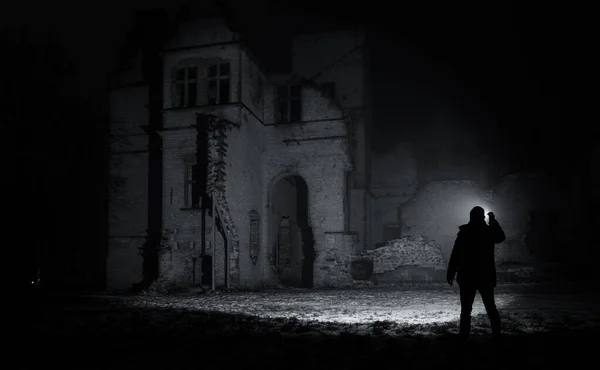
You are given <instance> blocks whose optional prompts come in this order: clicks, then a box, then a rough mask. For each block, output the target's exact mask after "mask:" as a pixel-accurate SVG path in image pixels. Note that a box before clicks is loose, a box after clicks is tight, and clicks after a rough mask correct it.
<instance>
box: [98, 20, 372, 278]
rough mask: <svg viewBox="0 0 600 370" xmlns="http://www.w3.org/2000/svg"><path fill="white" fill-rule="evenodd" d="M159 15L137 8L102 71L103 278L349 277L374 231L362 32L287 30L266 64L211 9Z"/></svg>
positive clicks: (367, 85)
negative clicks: (134, 28)
mask: <svg viewBox="0 0 600 370" xmlns="http://www.w3.org/2000/svg"><path fill="white" fill-rule="evenodd" d="M167 23H168V22H167V20H166V18H165V17H164V16H163V15H162V14H160V13H154V12H149V13H147V14H145V15H144V16H141V17H140V20H139V25H138V29H141V30H143V31H141V32H140V33H139V35H142V36H140V37H138V38H137V39H136V40H137V47H135V48H132V49H131V50H133V51H134V52H133V53H132V54H131V57H130V58H129V63H128V65H126V66H125V68H123V69H122V70H120V71H119V72H118V73H116V74H115V75H114V76H113V77H112V79H111V94H110V114H111V133H112V138H113V140H112V142H111V147H110V152H111V201H110V206H109V208H110V220H109V250H108V257H107V285H108V287H109V288H110V289H114V290H120V289H130V288H132V287H134V286H136V285H138V284H141V283H143V282H149V281H153V280H155V279H158V281H160V282H163V283H166V284H170V285H173V286H178V287H189V286H193V285H198V284H206V285H212V284H214V285H215V286H230V287H258V286H263V285H270V284H283V285H286V286H296V287H324V286H343V285H346V284H349V283H350V282H351V280H352V278H351V275H350V271H349V269H350V259H351V254H352V253H353V252H354V251H357V250H362V249H365V248H367V247H368V246H369V245H370V242H371V241H370V233H369V230H370V229H371V225H370V215H371V210H370V204H371V200H370V190H369V187H370V175H369V174H370V171H368V163H369V160H370V159H369V153H370V147H369V146H370V143H369V142H370V130H369V127H371V126H372V125H371V122H370V110H371V103H370V101H369V100H368V98H367V97H368V96H369V94H368V93H367V91H368V89H369V78H368V72H367V71H368V68H367V67H368V57H367V55H368V54H367V53H366V51H365V50H366V39H365V34H364V33H363V32H361V31H359V30H340V31H333V32H325V33H308V34H301V35H297V36H295V37H294V38H293V40H292V53H291V59H292V60H291V70H290V71H289V73H285V74H284V73H276V74H275V73H269V72H268V71H266V70H265V69H264V68H263V67H262V66H261V63H260V62H259V59H257V58H256V57H255V56H254V54H253V51H252V50H251V48H250V47H249V46H248V45H247V44H246V42H245V38H244V35H243V34H242V33H241V32H237V31H234V30H233V29H232V28H231V27H229V26H228V23H227V22H226V21H225V20H224V19H223V18H221V17H205V18H189V19H186V20H180V21H178V23H177V25H176V27H175V28H172V29H171V28H168V27H161V25H164V24H167ZM157 40H160V42H156V41H157Z"/></svg>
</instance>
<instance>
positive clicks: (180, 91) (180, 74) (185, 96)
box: [173, 66, 198, 108]
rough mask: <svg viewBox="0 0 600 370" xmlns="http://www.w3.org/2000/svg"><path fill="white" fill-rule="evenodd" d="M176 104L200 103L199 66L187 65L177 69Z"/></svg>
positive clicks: (178, 105)
mask: <svg viewBox="0 0 600 370" xmlns="http://www.w3.org/2000/svg"><path fill="white" fill-rule="evenodd" d="M173 90H174V106H175V107H177V108H181V107H189V106H194V105H197V104H198V66H187V67H184V68H179V69H177V70H176V71H175V80H174V89H173Z"/></svg>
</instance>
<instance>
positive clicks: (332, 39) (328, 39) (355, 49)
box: [292, 30, 372, 248]
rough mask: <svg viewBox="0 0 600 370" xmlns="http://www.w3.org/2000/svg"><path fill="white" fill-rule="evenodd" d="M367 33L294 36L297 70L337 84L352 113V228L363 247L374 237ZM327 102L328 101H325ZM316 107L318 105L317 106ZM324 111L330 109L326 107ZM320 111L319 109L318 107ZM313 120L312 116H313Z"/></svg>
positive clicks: (339, 96) (336, 97)
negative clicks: (366, 97)
mask: <svg viewBox="0 0 600 370" xmlns="http://www.w3.org/2000/svg"><path fill="white" fill-rule="evenodd" d="M364 44H365V33H364V32H362V31H359V30H340V31H335V32H323V33H312V34H306V35H300V36H297V37H296V38H294V40H293V43H292V69H293V72H294V73H296V74H298V75H300V76H302V77H304V78H307V79H313V78H314V81H315V82H316V83H318V84H322V83H326V82H333V83H334V84H335V92H334V101H335V103H336V104H339V106H340V107H342V108H343V109H344V110H345V115H350V116H351V117H352V119H351V125H350V127H349V128H350V130H351V131H352V135H351V146H352V149H353V153H352V156H353V168H352V172H350V173H349V174H348V176H349V181H348V184H349V186H350V188H351V190H349V194H348V212H349V214H348V223H349V229H350V231H352V232H356V233H357V234H358V243H359V245H360V246H361V247H362V248H366V247H368V245H369V242H370V239H371V236H370V231H371V229H372V228H371V225H370V223H371V219H370V215H371V212H370V209H371V195H370V191H369V188H370V184H369V173H368V157H369V153H368V149H367V148H368V147H369V144H368V142H367V140H366V139H367V135H366V126H367V125H370V124H371V122H370V121H368V119H369V118H368V117H367V116H366V114H365V111H366V110H368V109H369V108H370V107H366V102H367V100H366V99H365V94H366V91H365V68H366V67H365V49H364V48H363V46H364ZM324 102H326V100H325V101H324ZM315 108H316V107H315ZM323 109H324V110H322V111H320V112H323V111H324V112H327V111H328V110H329V109H327V107H323ZM314 111H315V112H316V111H317V110H316V109H315V110H314ZM309 119H310V118H309Z"/></svg>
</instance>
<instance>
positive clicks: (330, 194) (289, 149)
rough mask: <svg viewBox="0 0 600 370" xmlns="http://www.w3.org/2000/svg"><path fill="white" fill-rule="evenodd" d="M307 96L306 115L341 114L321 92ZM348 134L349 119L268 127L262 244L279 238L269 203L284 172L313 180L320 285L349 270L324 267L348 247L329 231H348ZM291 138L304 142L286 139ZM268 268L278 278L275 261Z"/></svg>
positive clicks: (310, 188)
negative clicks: (272, 229) (272, 227)
mask: <svg viewBox="0 0 600 370" xmlns="http://www.w3.org/2000/svg"><path fill="white" fill-rule="evenodd" d="M302 96H303V104H304V105H303V114H305V116H304V117H303V119H305V117H314V119H320V118H323V117H341V112H340V111H339V108H336V107H335V105H329V104H328V103H327V102H326V101H323V100H325V99H326V98H325V97H324V96H322V94H321V93H320V92H319V91H317V90H314V89H311V88H304V89H303V91H302ZM325 107H327V109H324V108H325ZM336 109H337V111H335V110H336ZM346 134H347V129H346V123H345V122H344V121H340V120H332V121H322V122H306V123H303V124H296V125H294V124H291V125H277V126H268V127H265V152H264V156H263V161H264V162H263V163H264V165H263V169H264V171H263V176H264V177H263V178H264V182H265V184H268V186H267V187H266V188H265V190H266V191H265V193H264V195H263V204H264V205H265V208H264V210H263V214H264V215H266V217H265V218H264V220H263V235H265V236H266V237H267V238H266V240H265V241H264V242H263V243H262V247H263V250H264V251H265V252H267V251H269V250H270V248H271V246H272V245H273V243H275V242H276V240H275V236H274V235H270V233H269V224H270V223H272V222H274V220H273V217H272V211H271V210H270V207H269V204H270V199H271V196H272V193H273V191H274V188H273V186H274V184H276V183H277V182H278V181H279V180H280V179H282V178H283V177H285V176H289V175H299V176H301V177H302V178H303V179H304V180H305V181H306V183H307V185H308V193H309V223H310V225H311V226H312V228H313V233H314V239H315V250H316V253H317V257H316V261H315V271H314V284H315V286H324V285H328V284H330V283H331V282H332V281H336V279H338V277H337V275H336V274H345V273H344V272H342V271H341V270H339V269H338V270H329V271H327V270H325V269H326V268H327V267H331V266H332V264H333V262H332V261H331V259H334V260H337V258H338V257H339V251H340V250H343V249H344V248H346V246H345V245H344V242H343V240H340V238H334V240H333V241H331V240H330V239H328V238H327V237H326V234H325V233H326V232H337V233H340V232H341V233H343V232H344V226H345V205H344V202H345V199H346V194H345V173H346V171H347V170H348V169H349V166H350V158H349V155H348V151H347V141H346V137H345V136H346ZM288 139H297V140H299V141H297V142H290V143H288V144H286V143H284V140H288ZM307 139H309V140H307ZM278 221H279V220H276V222H278ZM263 273H264V274H265V281H267V282H268V281H273V271H272V269H271V268H270V266H265V268H264V271H263Z"/></svg>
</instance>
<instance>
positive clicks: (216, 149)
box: [196, 113, 240, 194]
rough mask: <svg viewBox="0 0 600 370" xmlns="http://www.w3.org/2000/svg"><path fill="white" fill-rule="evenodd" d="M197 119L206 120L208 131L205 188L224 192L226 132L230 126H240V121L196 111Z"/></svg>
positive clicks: (209, 191) (218, 192) (214, 191)
mask: <svg viewBox="0 0 600 370" xmlns="http://www.w3.org/2000/svg"><path fill="white" fill-rule="evenodd" d="M196 115H197V118H198V120H199V121H204V122H206V131H207V132H208V145H209V158H208V168H209V170H208V179H207V186H206V190H207V192H208V193H209V194H211V193H216V194H222V193H224V192H225V176H226V166H227V163H226V162H225V158H226V157H227V148H228V145H227V132H229V131H230V130H231V129H232V128H237V129H239V128H240V123H236V122H231V121H229V120H226V119H223V118H220V117H217V116H215V115H212V114H202V113H197V114H196Z"/></svg>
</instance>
